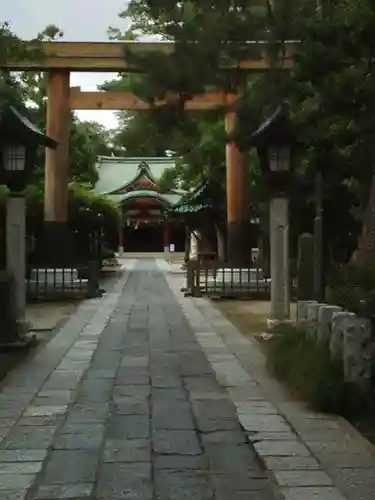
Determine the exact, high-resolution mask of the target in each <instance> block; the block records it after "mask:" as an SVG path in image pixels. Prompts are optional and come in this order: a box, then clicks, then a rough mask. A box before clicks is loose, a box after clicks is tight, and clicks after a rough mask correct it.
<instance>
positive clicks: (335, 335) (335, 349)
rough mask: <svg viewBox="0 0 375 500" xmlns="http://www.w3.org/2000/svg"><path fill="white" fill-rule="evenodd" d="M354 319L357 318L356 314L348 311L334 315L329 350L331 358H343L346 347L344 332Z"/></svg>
mask: <svg viewBox="0 0 375 500" xmlns="http://www.w3.org/2000/svg"><path fill="white" fill-rule="evenodd" d="M353 317H355V314H354V313H351V312H348V311H340V312H336V313H333V317H332V330H331V338H330V343H329V350H330V353H331V356H332V357H334V358H341V357H342V353H343V347H344V331H345V329H346V327H347V325H348V322H350V320H351V318H353Z"/></svg>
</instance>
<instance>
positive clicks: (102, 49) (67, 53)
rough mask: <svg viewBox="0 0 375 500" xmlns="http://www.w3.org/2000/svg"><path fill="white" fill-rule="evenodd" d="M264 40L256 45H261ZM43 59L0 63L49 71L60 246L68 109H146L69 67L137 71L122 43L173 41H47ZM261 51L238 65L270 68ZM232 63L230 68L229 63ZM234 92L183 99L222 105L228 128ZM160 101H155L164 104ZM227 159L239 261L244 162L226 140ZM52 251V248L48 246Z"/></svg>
mask: <svg viewBox="0 0 375 500" xmlns="http://www.w3.org/2000/svg"><path fill="white" fill-rule="evenodd" d="M262 47H264V45H260V48H262ZM42 48H43V52H44V57H43V59H42V60H35V59H33V58H30V60H26V59H25V60H23V61H9V62H7V63H6V64H3V68H5V69H8V70H15V71H44V72H47V73H48V84H47V118H46V133H47V135H48V136H49V137H52V138H53V139H55V140H56V141H57V142H58V147H57V148H56V149H55V150H52V149H48V150H46V164H45V202H44V219H45V222H46V227H49V232H50V236H51V237H50V241H51V242H52V243H51V244H53V245H54V248H55V249H56V250H57V249H59V248H61V246H64V238H65V237H66V233H67V231H66V223H67V218H68V182H69V167H70V161H69V143H70V137H69V134H70V132H69V131H70V111H71V110H83V109H97V110H146V109H148V108H149V107H150V105H149V104H148V103H147V102H144V101H142V100H140V99H139V98H138V97H136V96H135V95H134V94H131V93H124V92H82V91H81V90H80V88H77V87H73V88H71V87H70V73H71V72H74V71H86V72H123V73H124V72H129V73H130V72H139V71H141V70H140V68H137V67H136V66H135V65H134V63H130V62H128V61H127V60H126V59H125V57H124V56H125V49H129V50H132V51H133V52H134V53H137V52H138V53H145V52H147V53H150V52H151V51H157V52H163V53H165V54H168V53H172V52H173V50H174V44H173V43H168V42H155V43H145V42H45V43H43V45H42ZM264 54H265V51H264V50H263V51H262V50H260V56H259V57H254V58H253V59H250V60H247V61H243V62H241V63H240V64H239V65H236V68H238V69H242V70H244V71H264V70H267V69H269V65H268V63H267V60H266V57H265V55H264ZM292 56H293V47H292V46H290V47H288V48H287V51H286V53H284V54H283V55H282V67H283V68H284V69H290V68H291V66H292V64H293V58H292ZM228 69H230V68H228ZM167 100H168V99H167ZM235 101H236V96H235V95H233V94H224V93H218V92H215V93H207V94H203V95H197V96H195V97H194V98H193V99H191V100H190V101H188V102H187V103H186V109H187V110H189V111H204V110H209V109H215V108H223V109H224V110H225V113H226V120H225V124H226V131H227V132H228V133H229V132H231V131H232V130H233V127H234V124H235V118H236V116H235V113H234V111H233V104H234V103H235ZM165 102H166V101H160V102H159V103H157V104H163V103H165ZM226 162H227V182H226V193H227V224H228V257H229V259H230V260H231V261H232V262H236V261H237V262H238V263H240V262H241V260H242V258H243V255H244V253H246V252H247V253H250V249H249V248H246V247H247V241H248V238H249V236H248V232H249V228H248V225H247V221H248V189H247V186H248V182H247V175H248V166H247V162H246V159H245V157H244V155H243V154H241V152H240V151H239V150H238V149H237V148H236V146H235V144H234V143H229V144H227V145H226ZM51 252H53V250H52V249H51Z"/></svg>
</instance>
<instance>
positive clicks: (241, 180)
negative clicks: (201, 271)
mask: <svg viewBox="0 0 375 500" xmlns="http://www.w3.org/2000/svg"><path fill="white" fill-rule="evenodd" d="M236 119H237V117H236V113H235V112H234V111H232V110H228V111H227V113H226V115H225V129H226V132H227V134H230V133H231V132H233V130H234V127H235V123H236ZM226 164H227V169H226V177H227V182H226V187H227V260H228V262H230V263H231V264H234V265H238V266H246V267H247V266H249V264H250V262H251V248H250V222H249V203H248V196H249V188H248V185H249V184H248V177H249V174H248V172H249V167H248V163H247V159H246V156H245V155H244V154H243V153H241V151H239V150H238V148H237V147H236V144H235V143H234V142H233V141H231V142H229V143H228V144H227V146H226Z"/></svg>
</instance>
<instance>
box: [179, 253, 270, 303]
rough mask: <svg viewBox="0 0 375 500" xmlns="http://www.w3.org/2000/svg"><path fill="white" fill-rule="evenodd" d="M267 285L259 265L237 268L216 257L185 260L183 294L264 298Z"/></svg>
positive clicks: (267, 295)
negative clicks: (213, 259) (214, 259)
mask: <svg viewBox="0 0 375 500" xmlns="http://www.w3.org/2000/svg"><path fill="white" fill-rule="evenodd" d="M270 286H271V280H270V279H269V278H265V277H264V276H263V273H262V270H261V269H260V268H259V267H252V268H240V267H238V265H232V264H230V263H228V262H223V261H217V260H216V261H205V262H201V261H199V260H196V261H195V260H194V261H193V260H191V261H188V262H187V263H186V288H185V295H186V296H193V297H202V296H203V295H205V296H208V297H232V298H235V297H248V298H251V297H256V298H264V299H268V298H269V296H270Z"/></svg>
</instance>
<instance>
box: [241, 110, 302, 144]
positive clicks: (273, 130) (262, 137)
mask: <svg viewBox="0 0 375 500" xmlns="http://www.w3.org/2000/svg"><path fill="white" fill-rule="evenodd" d="M271 141H277V142H294V141H295V134H294V131H293V128H292V125H291V122H290V119H289V116H288V113H287V110H286V108H285V106H283V105H279V106H278V107H277V109H276V111H275V112H274V113H273V114H272V115H271V116H269V117H268V118H267V119H266V120H264V122H263V123H261V125H260V126H259V127H258V129H257V130H256V131H255V132H254V133H253V134H252V136H251V139H250V142H251V145H252V146H264V145H266V144H267V143H269V142H271Z"/></svg>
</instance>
